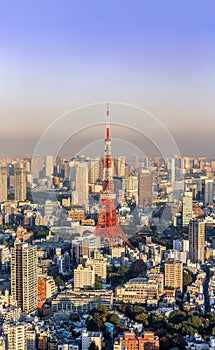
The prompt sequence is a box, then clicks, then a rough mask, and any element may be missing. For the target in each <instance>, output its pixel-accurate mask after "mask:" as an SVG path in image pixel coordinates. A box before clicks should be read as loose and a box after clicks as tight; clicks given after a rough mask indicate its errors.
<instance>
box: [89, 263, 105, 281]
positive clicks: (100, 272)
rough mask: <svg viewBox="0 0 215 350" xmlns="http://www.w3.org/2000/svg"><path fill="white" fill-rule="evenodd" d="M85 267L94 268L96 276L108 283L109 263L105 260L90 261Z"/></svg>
mask: <svg viewBox="0 0 215 350" xmlns="http://www.w3.org/2000/svg"><path fill="white" fill-rule="evenodd" d="M85 266H93V267H94V270H95V276H97V277H98V278H99V279H100V280H101V281H102V282H106V278H107V262H106V261H104V258H99V259H88V260H87V261H86V263H85Z"/></svg>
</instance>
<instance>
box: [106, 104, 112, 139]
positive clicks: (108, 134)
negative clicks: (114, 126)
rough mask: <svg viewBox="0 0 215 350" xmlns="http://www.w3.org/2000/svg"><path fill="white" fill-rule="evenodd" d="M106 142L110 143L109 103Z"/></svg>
mask: <svg viewBox="0 0 215 350" xmlns="http://www.w3.org/2000/svg"><path fill="white" fill-rule="evenodd" d="M105 141H107V142H110V141H111V139H110V106H109V102H107V109H106V138H105Z"/></svg>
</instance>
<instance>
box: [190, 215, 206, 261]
mask: <svg viewBox="0 0 215 350" xmlns="http://www.w3.org/2000/svg"><path fill="white" fill-rule="evenodd" d="M204 246H205V223H204V221H202V220H198V219H193V220H191V221H190V223H189V257H190V260H191V261H192V262H193V263H197V262H198V263H202V264H203V263H204V261H205V256H204Z"/></svg>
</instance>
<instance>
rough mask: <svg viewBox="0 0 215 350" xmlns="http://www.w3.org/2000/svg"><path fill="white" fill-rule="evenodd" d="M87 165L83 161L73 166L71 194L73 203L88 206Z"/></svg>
mask: <svg viewBox="0 0 215 350" xmlns="http://www.w3.org/2000/svg"><path fill="white" fill-rule="evenodd" d="M88 192H89V190H88V165H87V163H85V162H82V163H81V162H78V163H77V164H76V166H75V194H73V198H72V199H73V202H72V204H73V205H80V206H83V207H84V209H85V210H88V208H89V199H88V198H89V197H88Z"/></svg>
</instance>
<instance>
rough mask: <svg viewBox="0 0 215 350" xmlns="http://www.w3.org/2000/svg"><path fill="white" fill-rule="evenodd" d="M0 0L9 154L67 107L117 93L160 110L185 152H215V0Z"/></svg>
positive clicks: (3, 130)
mask: <svg viewBox="0 0 215 350" xmlns="http://www.w3.org/2000/svg"><path fill="white" fill-rule="evenodd" d="M0 5H1V7H0V81H1V89H0V120H1V127H0V154H5V153H6V154H9V153H11V154H15V155H16V154H17V155H18V154H24V153H31V152H33V150H34V148H35V145H36V143H37V140H38V139H39V137H40V136H41V134H42V133H43V132H44V131H45V129H46V128H47V127H48V126H49V125H50V123H52V122H53V121H54V120H55V119H56V118H58V117H59V116H60V115H62V114H64V113H66V112H68V111H70V110H71V109H73V108H75V107H78V106H81V105H86V104H88V103H94V102H100V101H115V102H124V103H128V104H133V105H136V106H138V107H141V108H144V109H145V110H147V111H148V112H150V113H151V114H153V115H155V116H156V117H157V118H158V119H159V120H160V122H161V123H163V124H164V125H165V126H166V127H167V128H168V130H169V132H170V133H171V134H172V136H173V138H174V139H175V141H176V143H177V145H178V147H179V149H180V151H181V153H183V154H188V155H189V154H190V155H191V154H195V155H197V154H199V155H204V154H206V155H214V148H215V147H214V146H215V137H214V135H215V123H214V117H215V17H214V13H215V2H214V0H174V1H173V0H147V1H145V0H139V1H135V0H132V1H128V0H123V1H122V0H119V1H116V0H108V1H105V0H104V1H101V0H85V1H83V0H67V1H66V0H58V1H56V0H31V1H26V0H25V1H21V0H19V1H10V0H2V1H1V2H0ZM102 117H103V116H101V118H102ZM122 122H123V117H122ZM139 122H140V123H141V120H140V121H139ZM88 123H89V120H86V125H87V124H88ZM56 137H57V135H56Z"/></svg>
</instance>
